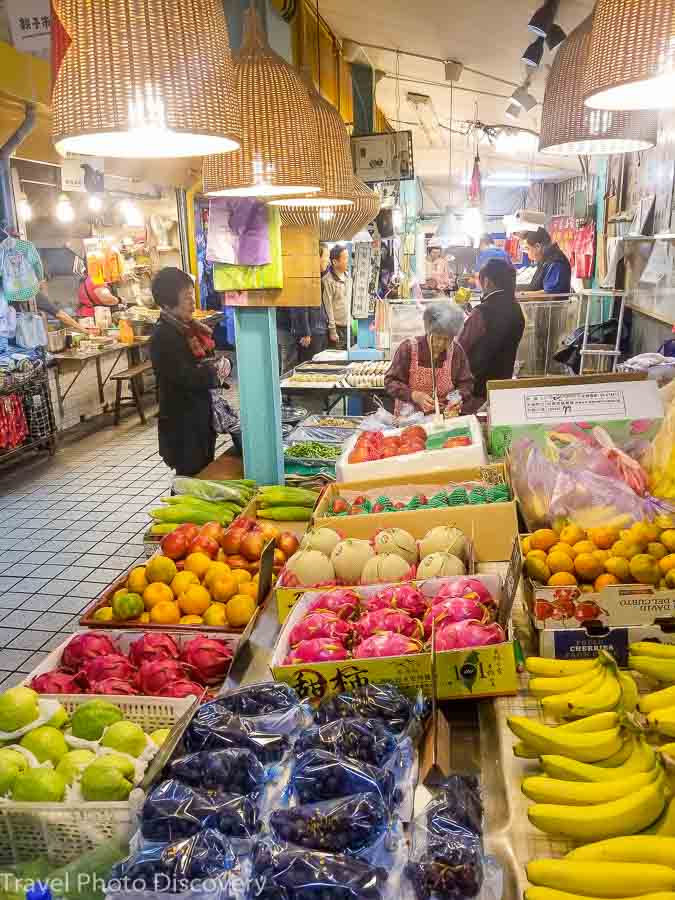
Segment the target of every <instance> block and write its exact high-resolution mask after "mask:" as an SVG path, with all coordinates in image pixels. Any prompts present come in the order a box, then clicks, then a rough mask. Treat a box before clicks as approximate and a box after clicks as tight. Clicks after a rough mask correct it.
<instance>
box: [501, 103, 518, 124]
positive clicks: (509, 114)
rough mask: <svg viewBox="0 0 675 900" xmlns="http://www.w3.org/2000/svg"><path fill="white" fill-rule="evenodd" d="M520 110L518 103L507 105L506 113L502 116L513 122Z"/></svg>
mask: <svg viewBox="0 0 675 900" xmlns="http://www.w3.org/2000/svg"><path fill="white" fill-rule="evenodd" d="M521 109H522V107H521V106H520V105H519V104H518V103H509V105H508V106H507V107H506V112H505V113H504V115H505V116H506V118H507V119H511V120H512V121H515V120H516V119H517V118H518V116H519V115H520V111H521Z"/></svg>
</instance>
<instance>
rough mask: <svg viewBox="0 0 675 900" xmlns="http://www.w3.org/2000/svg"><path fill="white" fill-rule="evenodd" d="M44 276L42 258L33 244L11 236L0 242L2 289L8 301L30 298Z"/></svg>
mask: <svg viewBox="0 0 675 900" xmlns="http://www.w3.org/2000/svg"><path fill="white" fill-rule="evenodd" d="M44 277H45V274H44V269H43V268H42V260H41V259H40V254H39V253H38V252H37V250H36V248H35V245H34V244H31V242H30V241H22V240H19V239H18V238H13V237H8V238H6V239H5V240H4V241H3V242H2V244H0V279H2V291H3V293H4V295H5V298H6V299H7V300H8V301H9V302H10V303H14V302H16V301H18V300H32V298H33V297H34V296H35V295H36V294H37V292H38V288H39V286H40V282H41V281H44Z"/></svg>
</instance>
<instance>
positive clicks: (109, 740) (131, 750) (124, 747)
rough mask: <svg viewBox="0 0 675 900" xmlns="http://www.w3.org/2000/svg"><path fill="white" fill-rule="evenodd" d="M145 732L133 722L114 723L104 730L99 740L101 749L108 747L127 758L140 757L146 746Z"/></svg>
mask: <svg viewBox="0 0 675 900" xmlns="http://www.w3.org/2000/svg"><path fill="white" fill-rule="evenodd" d="M147 743H148V742H147V738H146V736H145V732H144V731H143V729H142V728H141V726H140V725H136V723H135V722H127V721H123V722H115V724H114V725H111V726H110V728H108V729H106V732H105V734H104V735H103V738H102V739H101V746H102V747H110V749H111V750H118V751H119V752H120V753H128V754H129V756H140V755H141V753H142V752H143V751H144V750H145V748H146V746H147Z"/></svg>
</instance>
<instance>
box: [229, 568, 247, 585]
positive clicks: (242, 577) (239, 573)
mask: <svg viewBox="0 0 675 900" xmlns="http://www.w3.org/2000/svg"><path fill="white" fill-rule="evenodd" d="M230 575H231V576H232V578H234V580H235V581H236V582H237V584H243V583H244V582H245V581H250V580H251V573H250V572H247V571H246V569H232V571H231V572H230Z"/></svg>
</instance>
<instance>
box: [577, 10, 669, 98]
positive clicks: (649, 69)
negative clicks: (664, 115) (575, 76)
mask: <svg viewBox="0 0 675 900" xmlns="http://www.w3.org/2000/svg"><path fill="white" fill-rule="evenodd" d="M584 98H585V101H586V105H587V106H590V107H592V108H593V109H663V108H664V107H671V106H675V0H599V2H598V3H597V5H596V8H595V16H594V19H593V36H592V39H591V46H590V52H589V55H588V60H587V63H586V71H585V75H584Z"/></svg>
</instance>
